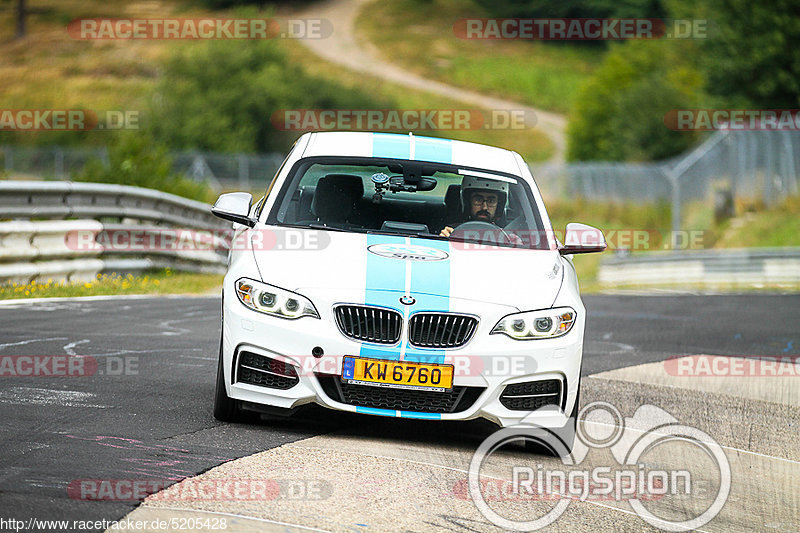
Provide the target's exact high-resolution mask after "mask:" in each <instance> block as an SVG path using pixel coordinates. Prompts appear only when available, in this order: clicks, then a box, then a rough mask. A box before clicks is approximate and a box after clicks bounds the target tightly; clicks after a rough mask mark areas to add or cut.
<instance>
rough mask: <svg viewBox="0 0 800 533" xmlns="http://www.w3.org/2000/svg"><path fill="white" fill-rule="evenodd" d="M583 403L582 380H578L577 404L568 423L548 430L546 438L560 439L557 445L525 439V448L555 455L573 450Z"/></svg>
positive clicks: (533, 451)
mask: <svg viewBox="0 0 800 533" xmlns="http://www.w3.org/2000/svg"><path fill="white" fill-rule="evenodd" d="M580 403H581V382H580V380H578V395H577V396H576V397H575V406H574V407H573V408H572V414H570V415H569V421H568V422H567V425H565V426H564V427H562V428H556V429H552V430H549V431H548V435H547V436H546V438H545V440H549V439H551V438H554V439H558V441H560V442H559V443H558V444H557V446H552V445H548V444H546V443H545V442H543V441H542V440H538V439H537V440H534V439H525V450H526V451H528V452H532V453H538V454H545V455H550V456H553V457H563V456H565V455H568V454H569V453H571V452H572V447H573V446H574V445H575V434H576V432H577V430H578V413H579V412H580Z"/></svg>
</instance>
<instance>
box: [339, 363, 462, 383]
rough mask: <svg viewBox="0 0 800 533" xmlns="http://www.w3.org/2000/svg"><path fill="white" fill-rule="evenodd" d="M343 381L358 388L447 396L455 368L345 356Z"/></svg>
mask: <svg viewBox="0 0 800 533" xmlns="http://www.w3.org/2000/svg"><path fill="white" fill-rule="evenodd" d="M342 381H344V382H347V383H353V384H356V385H373V386H378V387H394V388H399V389H416V390H427V391H439V392H445V391H448V390H450V389H452V388H453V365H430V364H424V363H408V362H405V361H384V360H381V359H364V358H360V357H350V356H345V357H344V360H343V362H342Z"/></svg>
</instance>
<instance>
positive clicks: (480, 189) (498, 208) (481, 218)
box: [439, 176, 508, 237]
mask: <svg viewBox="0 0 800 533" xmlns="http://www.w3.org/2000/svg"><path fill="white" fill-rule="evenodd" d="M506 198H508V183H506V182H504V181H496V180H491V179H485V178H478V177H475V176H464V179H462V180H461V207H462V212H463V213H468V215H467V218H466V220H461V221H454V222H453V224H448V225H447V226H445V227H444V229H443V230H442V231H441V232H440V233H439V235H440V236H442V237H449V236H450V234H451V233H453V228H455V227H457V226H459V225H461V224H464V223H465V222H472V221H478V222H488V223H490V224H495V225H499V224H498V220H499V219H501V218H502V214H503V212H504V211H505V205H506ZM498 213H499V214H498Z"/></svg>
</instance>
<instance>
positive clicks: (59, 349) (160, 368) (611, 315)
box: [0, 294, 800, 531]
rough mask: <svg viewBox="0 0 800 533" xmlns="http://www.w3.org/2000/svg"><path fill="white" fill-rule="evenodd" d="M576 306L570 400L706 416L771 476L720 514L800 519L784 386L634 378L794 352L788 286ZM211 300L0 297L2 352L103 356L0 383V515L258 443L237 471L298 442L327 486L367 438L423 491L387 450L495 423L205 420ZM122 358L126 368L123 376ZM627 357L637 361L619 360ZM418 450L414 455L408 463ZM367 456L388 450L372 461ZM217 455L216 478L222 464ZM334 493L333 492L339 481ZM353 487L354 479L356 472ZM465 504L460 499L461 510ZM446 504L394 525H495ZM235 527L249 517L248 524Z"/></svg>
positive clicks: (440, 446)
mask: <svg viewBox="0 0 800 533" xmlns="http://www.w3.org/2000/svg"><path fill="white" fill-rule="evenodd" d="M584 301H585V303H586V306H587V311H588V316H589V320H588V324H587V331H586V343H585V348H584V365H583V375H584V376H587V378H586V379H585V380H584V387H583V391H584V392H583V397H582V403H584V404H585V403H586V402H589V401H593V400H612V399H613V400H614V401H616V404H617V405H639V404H642V403H647V402H650V403H654V404H655V405H658V406H659V407H662V408H663V409H665V410H667V411H668V412H670V413H672V414H673V415H675V416H676V417H677V418H678V419H680V420H681V421H682V422H684V423H687V424H692V425H694V426H695V427H699V428H701V429H703V430H704V431H706V432H707V433H708V434H709V435H711V436H712V437H713V438H714V439H716V440H717V441H718V442H719V443H720V444H722V445H723V446H726V447H727V448H726V450H738V451H736V452H735V455H736V457H738V458H739V463H736V464H735V465H734V466H733V468H734V469H737V468H738V469H740V470H741V471H742V472H749V473H753V472H761V473H763V475H764V476H766V478H767V480H768V481H769V482H770V483H771V484H772V487H771V489H765V487H764V486H763V485H755V486H750V485H748V484H747V483H745V482H740V483H739V484H738V485H735V486H734V488H735V489H739V490H741V491H743V492H740V493H736V499H735V501H736V502H738V503H736V504H733V503H731V504H729V507H728V508H726V509H733V511H730V512H731V513H733V514H730V516H728V517H727V518H726V519H725V520H723V521H722V522H720V523H721V524H723V525H725V526H726V527H727V526H728V525H730V524H739V525H741V526H742V527H745V526H746V527H747V528H748V529H750V530H753V528H754V529H755V530H764V531H774V530H797V529H799V528H800V522H798V520H797V517H798V514H797V513H798V511H797V508H798V501H797V498H798V496H797V494H798V492H800V477H798V465H800V462H798V461H800V457H798V455H800V445H798V444H797V437H798V436H800V432H798V429H797V428H798V405H797V404H796V403H794V404H792V401H791V400H787V401H783V400H782V399H781V398H782V397H781V396H780V395H779V397H777V398H774V397H769V398H767V397H766V396H765V397H763V398H762V397H756V398H750V399H748V400H744V399H742V398H740V397H738V396H737V395H736V394H734V393H735V392H736V391H733V393H732V392H731V391H724V390H723V391H716V392H714V391H712V392H709V390H710V389H706V388H705V385H703V386H700V385H697V384H695V385H689V386H687V387H686V388H685V389H676V388H675V387H673V386H672V385H669V384H665V383H657V382H652V380H651V382H649V384H648V385H646V386H643V385H642V383H643V382H647V381H648V378H647V377H646V375H647V369H648V368H654V367H659V368H663V365H660V364H657V365H655V366H654V365H648V363H659V362H661V361H664V360H665V359H667V358H669V357H671V356H676V355H693V354H716V355H725V356H745V357H753V356H797V355H798V354H800V296H797V295H777V294H773V295H767V294H745V295H715V296H708V295H673V296H668V295H664V296H633V295H631V296H626V295H614V296H612V295H598V296H586V297H585V298H584ZM219 305H220V301H219V298H216V297H178V298H140V299H99V300H79V301H78V300H76V301H49V302H41V301H40V302H29V303H20V304H13V305H2V306H0V326H1V329H0V331H2V333H0V356H9V355H64V354H78V355H87V356H93V357H94V358H95V359H96V360H97V361H98V365H99V366H98V369H97V372H95V373H94V375H91V376H87V377H10V376H6V377H2V378H0V412H2V416H1V417H0V439H2V445H1V446H0V465H2V466H0V518H6V519H7V518H15V519H19V520H27V519H29V518H31V517H35V518H38V519H62V520H63V519H69V520H97V519H101V518H105V519H108V520H115V519H120V518H122V517H123V516H125V515H126V514H127V513H129V512H130V511H132V510H133V509H134V508H135V507H136V506H137V505H138V504H139V502H138V501H130V502H119V501H86V500H83V499H81V498H79V497H76V495H75V493H72V492H70V491H68V487H70V484H71V483H72V484H73V486H74V484H75V482H76V480H82V479H83V480H85V479H101V480H116V479H157V480H168V481H169V482H171V481H177V480H180V479H183V478H186V477H188V476H193V475H195V474H199V473H201V472H205V471H207V470H209V469H211V468H212V467H215V466H217V465H220V464H222V463H225V462H226V461H230V460H232V459H237V458H241V457H245V456H250V455H252V454H258V455H255V456H254V457H253V458H248V459H246V460H245V461H253V462H254V463H253V464H252V465H251V466H252V467H253V468H255V469H257V470H258V469H262V470H263V468H264V464H265V463H263V462H262V463H260V464H259V463H258V461H259V460H260V459H259V457H262V458H263V460H264V461H266V462H267V463H266V464H273V465H274V464H275V462H276V461H280V460H281V458H284V459H285V460H286V461H287V462H286V463H281V464H292V462H294V464H297V461H298V454H300V455H299V457H300V458H301V459H302V460H308V461H311V462H312V463H314V465H315V466H316V467H319V468H322V469H323V470H324V472H323V474H325V475H330V476H331V477H330V478H329V480H328V481H326V482H327V483H329V484H330V483H334V484H335V483H336V482H337V479H348V476H351V475H353V473H352V472H346V471H339V470H337V468H340V467H341V465H337V464H331V463H329V458H330V456H331V455H333V456H336V455H337V453H338V451H340V450H341V449H342V447H346V446H351V447H352V446H353V444H354V443H355V444H357V448H358V449H361V450H370V453H371V454H372V455H371V457H372V460H375V461H376V464H375V466H374V467H373V469H374V471H375V472H376V473H377V472H380V473H381V475H379V476H378V477H380V479H383V480H384V481H385V483H384V484H385V485H387V486H388V485H390V486H394V487H395V490H399V491H403V490H405V489H408V491H409V492H410V493H413V492H414V491H415V490H416V491H419V490H420V489H419V488H414V486H413V485H412V486H410V488H409V486H408V483H407V481H408V479H407V478H413V475H412V470H409V471H408V474H409V475H408V476H407V477H403V478H402V479H398V480H397V481H396V484H395V483H391V482H389V481H387V480H392V479H395V478H396V476H397V469H398V467H397V463H396V461H412V462H416V463H423V464H428V463H430V464H434V463H442V462H443V463H444V464H456V463H458V462H459V461H460V462H461V463H463V461H467V462H468V457H469V455H471V453H472V451H473V450H474V448H475V447H476V446H477V445H478V444H479V443H480V441H481V440H482V439H483V438H484V437H486V436H487V435H489V434H490V433H491V431H492V430H493V428H492V426H491V425H488V424H485V423H482V422H480V421H476V422H468V423H457V424H447V425H442V424H431V423H425V422H414V421H406V420H391V419H383V418H378V417H362V416H354V415H349V414H339V413H335V412H331V411H328V410H323V409H312V410H310V411H308V412H306V413H303V414H302V415H301V416H299V417H297V418H295V419H289V420H270V421H262V422H261V423H257V424H253V425H239V424H236V425H229V424H221V423H219V422H217V421H216V420H214V419H213V417H212V416H211V402H212V398H213V380H214V373H215V368H216V350H217V345H218V338H219ZM126 364H127V365H128V368H127V371H121V370H120V369H121V368H122V369H124V368H125V365H126ZM633 368H635V369H637V370H636V372H638V374H636V373H633V374H631V373H630V372H629V370H631V369H633ZM626 372H628V373H627V374H626ZM588 376H591V377H588ZM631 376H633V377H631ZM794 379H800V378H797V377H795V378H794ZM715 383H722V382H720V381H719V380H717V381H716V382H714V383H712V384H711V385H710V386H716V385H715ZM788 383H789V385H788V386H789V389H787V390H788V391H789V392H788V393H787V394H790V395H791V394H794V393H796V390H797V385H795V384H794V383H792V382H791V381H789V382H788ZM775 385H776V382H774V381H772V382H767V383H766V385H765V386H764V387H763V391H766V392H763V394H766V395H767V396H768V395H769V394H768V392H769V391H774V389H775ZM712 393H713V394H712ZM759 394H761V393H759ZM276 448H277V449H276ZM259 452H263V453H259ZM265 454H267V455H265ZM269 454H272V455H269ZM281 454H283V455H281ZM426 454H427V455H426ZM284 455H285V456H286V457H283V456H284ZM412 456H413V459H411V458H412ZM423 456H424V457H427V459H425V460H422V459H420V458H421V457H423ZM381 457H382V458H384V459H380V460H376V458H381ZM443 457H446V458H447V459H446V460H443V459H442V458H443ZM387 458H394V459H387ZM362 460H367V459H364V458H363V457H362ZM764 461H766V463H764ZM776 461H777V462H776ZM229 464H230V465H239V464H241V463H229ZM401 464H402V463H401ZM459 464H460V463H459ZM314 465H312V466H314ZM776 465H777V466H776ZM224 468H225V467H223V470H221V475H225V470H224ZM230 468H233V466H231V467H230ZM451 470H453V471H455V470H457V469H455V468H451ZM236 471H239V470H238V466H237V470H236ZM314 472H315V471H314V470H313V469H312V468H311V466H309V467H308V468H307V469H306V470H304V471H303V473H302V474H296V473H295V474H292V475H295V476H298V475H299V476H300V477H302V478H309V479H310V478H312V477H315V476H317V474H315V473H314ZM452 473H453V472H450V473H449V474H448V473H447V472H445V471H443V470H436V469H433V470H430V471H426V472H425V473H423V474H420V475H421V478H420V479H418V480H417V482H418V484H417V485H416V486H417V487H418V486H419V484H420V483H433V484H436V483H439V482H441V483H444V484H445V485H447V483H450V482H451V481H452V482H453V483H457V482H458V480H457V479H456V480H455V481H453V480H451V479H450V477H452V475H451V474H452ZM209 474H212V475H213V472H210V473H209ZM273 474H274V472H273ZM323 474H319V475H320V476H322V475H323ZM227 475H229V476H230V475H231V474H230V472H228V473H227ZM448 476H450V477H448ZM462 477H463V476H462ZM445 479H447V481H446V482H445V481H444V480H445ZM754 479H755V478H754ZM323 481H324V480H323ZM762 481H763V480H762ZM754 483H755V482H754ZM450 486H452V484H451V485H450ZM335 488H336V487H333V488H331V489H330V490H333V491H334V492H336V491H335V490H334V489H335ZM350 488H351V489H352V490H353V491H359V490H360V491H363V490H364V486H363V485H359V484H358V483H356V482H355V481H353V482H352V483H350ZM384 489H386V487H384ZM765 490H766V492H765ZM758 492H760V493H764V494H765V496H764V498H767V499H773V500H775V501H774V503H776V504H779V508H781V507H782V508H783V511H775V509H774V508H772V510H771V511H770V510H765V508H762V507H759V506H760V505H762V504H763V505H766V504H765V503H764V502H763V501H762V500H761V499H756V503H753V504H751V505H750V506H748V505H745V504H744V503H742V502H744V501H750V500H753V498H752V495H753V494H755V493H758ZM733 494H734V492H732V498H733V497H734V496H733ZM351 496H352V500H350V501H347V500H342V501H338V502H336V503H335V505H333V506H331V505H330V503H332V502H328V506H327V507H320V508H316V509H313V510H310V511H306V512H307V515H306V517H305V518H302V517H303V514H302V512H300V511H297V510H293V508H291V506H289V507H287V509H286V510H285V511H286V512H288V513H289V514H288V515H287V516H288V517H290V518H291V517H294V518H297V520H293V521H290V520H288V519H287V521H286V523H289V524H297V523H301V524H306V525H308V524H314V527H319V528H321V529H346V528H345V527H344V525H347V526H348V527H352V528H353V529H364V530H366V529H365V528H367V525H364V524H361V523H355V522H354V523H353V524H344V522H342V519H341V518H335V516H334V515H336V511H335V509H337V508H338V509H342V508H347V507H348V506H349V505H351V504H354V503H357V501H358V499H359V498H360V497H362V496H358V495H357V494H356V493H353V495H351ZM340 497H344V498H347V496H341V495H340ZM406 497H407V496H398V498H400V499H403V498H406ZM461 504H463V505H464V506H467V507H464V508H463V509H464V511H463V513H461V514H459V512H458V509H459V508H460V507H459V505H461ZM384 505H385V502H384ZM418 505H419V504H418ZM459 505H455V504H453V505H452V506H451V505H443V502H439V503H438V504H437V501H436V500H433V501H431V503H430V505H429V508H428V509H427V510H425V513H426V515H427V516H429V519H427V520H423V521H421V522H409V523H408V524H405V525H403V526H402V529H406V530H426V529H429V530H432V529H442V528H452V530H454V531H469V530H474V531H483V530H490V529H491V527H490V526H489V524H488V523H487V522H485V520H483V519H482V517H480V516H479V515H478V516H477V517H475V516H473V517H468V515H469V514H470V513H471V514H472V515H475V514H476V513H475V511H474V509H469V508H468V507H469V506H472V503H471V502H470V501H468V500H467V501H461V502H460V504H459ZM753 505H755V507H753ZM389 507H392V506H391V505H390V506H389ZM153 509H154V508H153V506H152V505H151V506H150V507H142V508H140V510H139V511H137V512H139V513H145V514H147V513H148V512H154V510H153ZM320 509H328V511H327V512H328V513H329V514H330V516H322V515H321V514H320V513H322V514H324V513H325V512H326V511H320ZM575 509H576V510H575V511H571V512H572V515H570V516H572V519H571V520H576V521H577V522H576V523H584V521H588V522H586V523H587V524H594V525H595V526H597V525H598V524H603V525H606V526H608V527H615V528H617V529H618V530H640V529H642V528H643V526H644V522H642V521H641V520H640V519H639V518H638V517H631V516H630V515H629V514H621V513H617V514H615V513H611V512H609V511H608V510H607V509H606V508H604V507H598V506H583V507H576V508H575ZM419 510H420V509H418V511H419ZM289 511H291V512H289ZM212 512H213V509H212ZM216 512H223V511H220V510H217V511H216ZM225 512H229V511H225ZM259 512H260V511H259ZM247 514H248V516H257V515H258V512H257V511H254V510H253V509H251V510H250V511H249V512H248V513H247ZM403 514H404V515H409V513H407V512H404V513H403ZM411 514H413V513H411ZM278 515H280V513H277V515H272V516H273V517H272V519H271V520H272V521H271V522H260V523H258V527H254V526H252V524H251V526H250V527H254V529H253V530H256V529H260V528H262V527H263V526H264V524H265V523H271V524H273V525H274V524H275V523H276V522H280V521H281V520H283V519H282V518H281V517H280V516H278ZM218 516H223V515H218ZM383 519H387V520H388V519H391V513H390V512H385V513H383ZM400 519H401V518H393V519H392V520H395V521H394V522H392V521H390V522H386V523H382V522H381V521H380V519H378V518H376V521H375V522H374V524H373V529H372V530H373V531H374V530H381V529H385V528H386V524H387V523H388V524H394V525H398V524H400V523H401V522H398V520H400ZM264 520H267V518H264ZM721 520H722V519H721ZM567 523H569V522H567ZM343 524H344V525H343ZM381 524H383V528H382V527H381ZM712 524H713V522H712ZM362 526H363V527H362ZM281 527H284V526H281ZM309 527H311V526H309ZM587 527H588V526H587ZM398 528H399V525H398ZM239 529H242V530H247V525H246V521H244V522H241V524H240V526H239ZM587 530H591V528H587ZM710 530H715V528H713V527H712V528H710ZM716 530H720V529H719V528H716Z"/></svg>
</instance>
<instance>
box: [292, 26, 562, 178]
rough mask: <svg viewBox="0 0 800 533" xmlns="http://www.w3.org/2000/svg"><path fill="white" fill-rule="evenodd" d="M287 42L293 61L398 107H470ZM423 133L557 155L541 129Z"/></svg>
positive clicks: (531, 154)
mask: <svg viewBox="0 0 800 533" xmlns="http://www.w3.org/2000/svg"><path fill="white" fill-rule="evenodd" d="M282 44H284V45H285V46H286V49H287V51H288V53H289V57H290V58H291V59H292V61H295V62H298V63H300V64H302V65H303V66H304V67H305V68H306V69H307V70H308V71H309V72H313V73H314V75H315V76H319V77H322V78H327V79H329V80H333V81H336V82H337V83H339V84H341V85H342V86H343V87H345V88H348V87H369V88H370V91H371V92H372V93H373V94H374V95H375V96H376V97H377V98H379V99H382V100H388V101H391V102H394V104H395V107H396V108H397V109H466V108H467V106H465V105H464V104H462V103H460V102H457V101H455V100H451V99H449V98H444V97H441V96H437V95H433V94H430V93H427V92H422V91H417V90H413V89H409V88H407V87H401V86H399V85H396V84H394V83H391V82H387V81H385V80H383V79H381V78H379V77H376V76H369V75H366V74H363V73H358V72H352V71H349V70H346V69H344V68H343V67H340V66H339V65H335V64H333V63H329V62H327V61H325V60H324V59H321V58H319V57H317V56H316V55H314V54H313V53H312V52H311V51H309V50H308V49H307V48H306V47H305V46H303V45H302V44H301V43H298V42H295V41H291V40H287V41H285V42H284V43H282ZM419 133H420V134H423V135H428V134H430V135H434V136H439V137H447V138H451V139H457V140H461V141H469V142H476V143H481V144H488V145H492V146H500V147H502V148H507V149H509V150H514V151H516V152H519V154H520V155H522V157H523V158H524V159H525V160H526V161H527V162H529V163H531V162H535V161H546V160H547V159H549V158H550V157H551V156H552V155H553V150H554V146H553V142H552V141H551V140H550V138H549V137H548V136H547V135H546V134H544V133H543V132H541V131H539V130H537V129H521V130H518V129H514V130H512V129H505V130H502V129H494V130H488V129H487V130H483V129H480V130H449V131H439V132H423V131H421V132H419Z"/></svg>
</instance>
